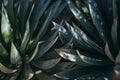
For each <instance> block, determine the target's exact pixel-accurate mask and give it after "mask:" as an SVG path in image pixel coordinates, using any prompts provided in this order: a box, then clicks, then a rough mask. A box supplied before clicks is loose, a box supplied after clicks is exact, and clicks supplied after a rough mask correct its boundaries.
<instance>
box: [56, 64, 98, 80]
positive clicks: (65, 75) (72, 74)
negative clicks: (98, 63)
mask: <svg viewBox="0 0 120 80" xmlns="http://www.w3.org/2000/svg"><path fill="white" fill-rule="evenodd" d="M94 70H98V68H96V67H93V66H91V67H85V68H76V69H71V70H68V71H63V72H59V73H57V74H55V75H54V76H56V77H59V78H62V79H75V78H77V77H79V76H82V75H85V74H88V73H90V72H92V71H94Z"/></svg>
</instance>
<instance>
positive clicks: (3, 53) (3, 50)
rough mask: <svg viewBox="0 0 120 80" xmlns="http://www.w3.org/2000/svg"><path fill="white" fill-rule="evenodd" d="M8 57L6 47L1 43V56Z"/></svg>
mask: <svg viewBox="0 0 120 80" xmlns="http://www.w3.org/2000/svg"><path fill="white" fill-rule="evenodd" d="M7 55H8V53H7V51H6V49H5V48H4V46H3V45H2V44H1V43H0V56H3V57H6V56H7Z"/></svg>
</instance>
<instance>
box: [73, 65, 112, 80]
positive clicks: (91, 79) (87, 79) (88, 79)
mask: <svg viewBox="0 0 120 80" xmlns="http://www.w3.org/2000/svg"><path fill="white" fill-rule="evenodd" d="M111 72H112V69H109V67H104V69H103V68H100V69H99V70H93V71H92V72H90V73H88V74H85V75H82V76H79V77H78V78H76V79H75V80H96V78H98V77H100V76H101V77H104V78H107V76H108V75H110V74H111ZM100 80H103V79H100Z"/></svg>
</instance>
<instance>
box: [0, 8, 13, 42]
mask: <svg viewBox="0 0 120 80" xmlns="http://www.w3.org/2000/svg"><path fill="white" fill-rule="evenodd" d="M1 33H2V36H3V38H4V41H5V42H6V43H8V42H9V41H10V35H11V24H10V21H9V19H8V15H7V12H6V10H5V9H4V7H2V20H1Z"/></svg>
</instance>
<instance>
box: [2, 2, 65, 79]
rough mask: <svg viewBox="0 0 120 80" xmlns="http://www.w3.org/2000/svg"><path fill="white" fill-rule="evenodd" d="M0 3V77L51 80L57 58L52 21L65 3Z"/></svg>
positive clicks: (58, 59) (56, 38) (58, 58)
mask: <svg viewBox="0 0 120 80" xmlns="http://www.w3.org/2000/svg"><path fill="white" fill-rule="evenodd" d="M0 1H1V0H0ZM0 5H1V6H0V7H1V10H0V16H1V18H0V20H1V26H0V80H55V79H54V78H53V77H52V75H53V74H52V73H50V69H51V68H53V67H54V66H55V65H56V64H57V63H58V62H59V61H60V60H61V58H60V57H59V56H58V55H57V54H56V52H55V50H54V48H55V46H56V44H57V43H56V42H58V31H57V30H55V29H53V24H52V21H53V20H54V21H59V19H60V18H58V17H59V16H60V15H59V14H60V13H61V11H62V10H63V9H64V8H65V6H66V3H64V2H63V1H62V0H55V1H54V0H2V1H1V2H0ZM48 70H49V72H48Z"/></svg>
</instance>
